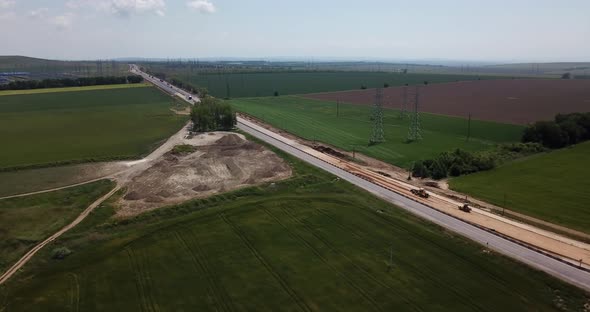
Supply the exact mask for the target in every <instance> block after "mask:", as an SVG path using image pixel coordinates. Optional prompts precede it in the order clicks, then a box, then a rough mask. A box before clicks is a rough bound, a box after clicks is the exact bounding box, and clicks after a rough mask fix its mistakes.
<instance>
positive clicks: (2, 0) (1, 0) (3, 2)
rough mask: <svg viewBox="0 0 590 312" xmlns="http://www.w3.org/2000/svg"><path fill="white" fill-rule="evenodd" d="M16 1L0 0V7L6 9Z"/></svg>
mask: <svg viewBox="0 0 590 312" xmlns="http://www.w3.org/2000/svg"><path fill="white" fill-rule="evenodd" d="M14 4H16V1H14V0H0V9H8V8H11V7H13V6H14Z"/></svg>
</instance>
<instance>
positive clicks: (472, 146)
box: [230, 96, 523, 168]
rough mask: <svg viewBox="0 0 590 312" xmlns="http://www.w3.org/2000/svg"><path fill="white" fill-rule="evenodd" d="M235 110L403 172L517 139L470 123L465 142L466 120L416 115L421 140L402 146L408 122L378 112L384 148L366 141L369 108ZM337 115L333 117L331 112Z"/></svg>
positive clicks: (517, 133)
mask: <svg viewBox="0 0 590 312" xmlns="http://www.w3.org/2000/svg"><path fill="white" fill-rule="evenodd" d="M230 103H231V104H232V105H233V106H234V107H235V108H236V109H237V110H239V111H242V112H245V113H247V114H250V115H253V116H255V117H258V118H261V119H263V120H264V121H265V122H268V123H270V124H271V125H274V126H276V127H278V128H281V129H284V130H286V131H288V132H291V133H293V134H295V135H298V136H300V137H303V138H306V139H308V140H317V141H321V142H324V143H328V144H331V145H334V146H336V147H339V148H341V149H344V150H348V151H352V150H353V149H355V150H356V151H361V152H362V153H365V154H366V155H368V156H372V157H375V158H378V159H381V160H383V161H386V162H389V163H392V164H395V165H398V166H402V167H406V168H409V167H410V166H411V164H412V162H413V161H415V160H418V159H427V158H431V157H432V156H434V155H436V154H437V153H440V152H444V151H449V150H454V149H456V148H462V149H466V150H472V151H473V150H482V149H487V148H490V147H491V146H492V145H493V144H496V143H501V142H514V141H518V140H520V137H521V132H522V129H523V128H522V127H521V126H515V125H507V124H499V123H493V122H486V121H472V123H471V138H470V140H469V141H467V128H468V123H467V120H465V119H462V118H456V117H447V116H440V115H433V114H422V118H421V124H422V126H423V132H422V136H423V140H421V141H418V142H413V143H407V142H406V138H407V134H408V128H409V121H408V120H407V119H400V118H399V114H398V111H396V110H391V109H385V110H384V120H383V124H384V130H385V140H386V142H385V143H382V144H378V145H374V146H370V147H369V146H368V142H369V139H370V137H371V131H372V122H371V120H370V115H371V107H366V106H359V105H351V104H342V103H341V104H340V105H339V108H338V109H337V107H336V103H333V102H325V101H316V100H309V99H304V98H300V97H295V96H287V97H266V98H245V99H234V100H231V101H230ZM337 110H338V112H337Z"/></svg>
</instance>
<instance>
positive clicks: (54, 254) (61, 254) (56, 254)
mask: <svg viewBox="0 0 590 312" xmlns="http://www.w3.org/2000/svg"><path fill="white" fill-rule="evenodd" d="M70 254H72V251H71V250H69V249H68V248H67V247H59V248H55V249H53V251H51V258H52V259H57V260H62V259H65V258H66V257H67V256H69V255H70Z"/></svg>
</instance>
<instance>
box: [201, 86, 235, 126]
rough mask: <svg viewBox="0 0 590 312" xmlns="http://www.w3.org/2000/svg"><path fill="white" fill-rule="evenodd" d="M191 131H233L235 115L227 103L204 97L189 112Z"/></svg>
mask: <svg viewBox="0 0 590 312" xmlns="http://www.w3.org/2000/svg"><path fill="white" fill-rule="evenodd" d="M191 120H192V121H193V131H196V132H207V131H219V130H221V131H228V130H232V129H234V127H235V126H236V124H237V122H238V121H237V118H236V113H235V112H234V111H233V109H232V107H231V106H230V105H229V103H226V102H223V101H221V100H219V99H217V98H214V97H212V96H208V95H207V96H204V97H202V98H201V103H199V104H198V105H195V106H194V107H193V109H192V110H191Z"/></svg>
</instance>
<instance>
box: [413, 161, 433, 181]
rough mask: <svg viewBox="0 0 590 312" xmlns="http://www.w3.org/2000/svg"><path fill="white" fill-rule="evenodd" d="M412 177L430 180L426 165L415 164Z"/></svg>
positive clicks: (419, 162)
mask: <svg viewBox="0 0 590 312" xmlns="http://www.w3.org/2000/svg"><path fill="white" fill-rule="evenodd" d="M412 176H414V177H420V178H428V177H429V176H430V172H429V171H428V168H427V167H426V166H425V165H424V163H423V162H422V161H420V160H419V161H417V162H415V163H414V166H413V167H412Z"/></svg>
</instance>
